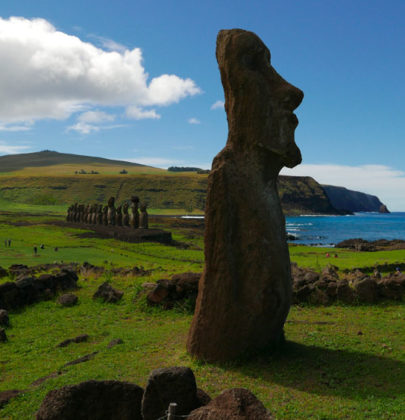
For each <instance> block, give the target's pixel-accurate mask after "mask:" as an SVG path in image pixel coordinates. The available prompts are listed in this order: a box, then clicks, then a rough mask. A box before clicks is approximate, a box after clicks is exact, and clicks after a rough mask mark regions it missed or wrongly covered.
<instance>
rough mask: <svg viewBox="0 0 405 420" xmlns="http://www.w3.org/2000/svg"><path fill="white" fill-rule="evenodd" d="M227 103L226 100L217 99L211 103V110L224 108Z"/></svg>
mask: <svg viewBox="0 0 405 420" xmlns="http://www.w3.org/2000/svg"><path fill="white" fill-rule="evenodd" d="M224 106H225V103H224V101H216V102H214V103H213V104H212V105H211V108H210V109H211V110H215V109H224Z"/></svg>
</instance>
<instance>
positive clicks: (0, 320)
mask: <svg viewBox="0 0 405 420" xmlns="http://www.w3.org/2000/svg"><path fill="white" fill-rule="evenodd" d="M9 323H10V320H9V317H8V312H7V311H6V310H5V309H0V325H2V326H3V327H7V326H8V325H9Z"/></svg>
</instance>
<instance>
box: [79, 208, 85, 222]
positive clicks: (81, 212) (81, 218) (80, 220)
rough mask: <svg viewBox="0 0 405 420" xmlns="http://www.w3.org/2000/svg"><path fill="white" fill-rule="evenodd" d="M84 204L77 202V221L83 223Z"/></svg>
mask: <svg viewBox="0 0 405 420" xmlns="http://www.w3.org/2000/svg"><path fill="white" fill-rule="evenodd" d="M84 213H85V206H84V204H79V222H80V223H84V216H85V214H84Z"/></svg>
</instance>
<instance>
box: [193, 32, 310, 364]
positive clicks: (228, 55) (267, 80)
mask: <svg viewBox="0 0 405 420" xmlns="http://www.w3.org/2000/svg"><path fill="white" fill-rule="evenodd" d="M216 56H217V61H218V64H219V69H220V73H221V80H222V85H223V87H224V92H225V110H226V113H227V118H228V128H229V133H228V139H227V143H226V146H225V148H224V149H223V150H222V151H221V152H219V153H218V155H217V156H216V157H215V158H214V161H213V164H212V170H211V172H210V175H209V177H208V189H207V200H206V210H205V233H204V255H205V266H204V271H203V274H202V276H201V279H200V283H199V292H198V298H197V303H196V310H195V313H194V317H193V321H192V325H191V328H190V331H189V335H188V339H187V349H188V351H189V353H191V354H192V355H193V356H195V357H197V358H199V359H202V360H207V361H226V360H231V359H235V358H238V357H241V356H244V355H247V354H255V353H256V352H257V351H261V350H263V349H265V348H269V347H272V346H277V345H278V344H280V343H281V342H282V341H283V338H284V333H283V326H284V322H285V320H286V318H287V315H288V312H289V308H290V304H291V294H292V284H291V271H290V270H291V268H290V257H289V252H288V246H287V242H286V235H285V218H284V215H283V212H282V209H281V205H280V199H279V196H278V191H277V182H276V181H277V176H278V174H279V172H280V170H281V169H282V167H283V166H288V167H293V166H295V165H297V164H299V163H300V162H301V153H300V150H299V148H298V147H297V145H296V144H295V140H294V130H295V128H296V127H297V124H298V119H297V117H296V116H295V115H294V114H293V110H294V109H295V108H296V107H297V106H298V105H299V104H300V102H301V101H302V98H303V93H302V91H301V90H299V89H297V88H296V87H294V86H293V85H291V84H290V83H288V82H287V81H285V80H284V79H283V78H282V77H281V76H280V75H279V74H278V73H277V72H276V70H275V69H274V68H273V67H272V66H271V64H270V51H269V50H268V48H267V47H266V46H265V45H264V43H263V41H262V40H261V39H260V38H259V37H258V36H257V35H255V34H254V33H252V32H248V31H244V30H241V29H232V30H223V31H220V32H219V34H218V37H217V49H216Z"/></svg>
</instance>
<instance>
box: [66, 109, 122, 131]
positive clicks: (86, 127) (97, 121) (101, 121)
mask: <svg viewBox="0 0 405 420" xmlns="http://www.w3.org/2000/svg"><path fill="white" fill-rule="evenodd" d="M114 120H115V115H111V114H107V113H106V112H103V111H86V112H83V113H81V114H80V115H79V116H78V117H77V123H76V124H73V125H71V126H69V127H68V128H67V131H77V132H78V133H81V134H90V133H91V132H93V131H94V132H97V131H100V130H106V129H112V128H117V127H122V125H119V124H115V125H111V124H110V125H105V123H106V122H112V121H114Z"/></svg>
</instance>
